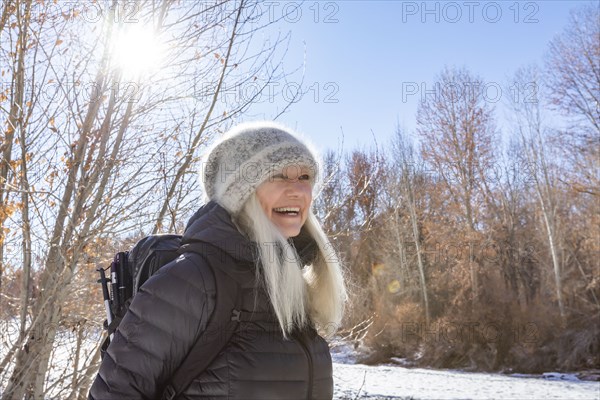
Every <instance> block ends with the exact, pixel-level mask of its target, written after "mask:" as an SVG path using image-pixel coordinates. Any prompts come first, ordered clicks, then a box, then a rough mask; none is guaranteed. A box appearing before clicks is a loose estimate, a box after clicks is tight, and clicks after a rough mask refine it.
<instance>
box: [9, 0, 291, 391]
mask: <svg viewBox="0 0 600 400" xmlns="http://www.w3.org/2000/svg"><path fill="white" fill-rule="evenodd" d="M90 6H94V7H95V6H97V7H99V8H97V9H96V11H98V13H96V14H94V15H102V17H103V18H99V19H98V20H96V21H90V20H89V15H90V14H89V13H86V12H85V11H86V10H85V9H84V7H90ZM101 7H102V6H101V5H98V4H95V3H94V4H91V3H90V4H87V3H86V4H83V3H81V4H79V3H68V4H67V3H65V4H64V5H63V4H61V3H60V2H59V3H53V2H32V1H31V0H15V1H10V2H3V3H2V9H1V10H0V15H1V16H2V19H1V20H0V22H1V24H0V34H1V35H2V36H1V43H2V46H1V47H0V59H1V60H2V63H3V65H7V70H5V71H3V76H4V75H6V77H5V78H2V79H3V81H2V82H3V83H4V79H8V82H10V85H9V86H8V89H7V90H6V91H5V92H2V93H0V95H1V96H4V97H2V98H0V107H1V108H0V110H1V111H2V114H1V115H0V116H1V120H0V122H1V123H2V124H3V129H5V132H6V134H4V135H3V140H2V143H1V149H0V150H1V151H2V160H1V163H0V228H1V229H2V231H1V232H0V247H1V245H2V243H5V241H4V239H5V233H6V232H8V230H9V229H11V231H12V232H18V233H20V237H21V242H20V243H17V248H19V249H20V250H21V253H20V256H15V255H14V254H13V255H12V257H13V258H12V259H10V260H9V261H10V262H11V263H13V264H14V265H22V266H23V267H22V272H23V274H22V276H23V283H22V287H21V292H20V293H21V297H20V302H19V304H18V309H19V313H20V320H21V333H20V335H19V338H18V339H17V340H16V342H15V343H14V344H13V346H12V349H13V350H12V351H11V352H10V354H9V355H8V356H7V357H4V359H3V360H0V362H1V364H0V380H4V381H5V382H6V383H7V384H6V387H5V390H4V391H3V393H2V398H3V399H11V400H13V399H21V398H24V397H28V398H29V397H32V398H44V397H48V396H49V392H48V391H52V390H59V388H57V387H56V385H57V383H56V381H55V380H56V378H52V379H53V381H49V371H50V370H51V369H52V368H53V363H54V361H53V360H54V357H53V354H54V352H53V348H54V344H55V342H56V340H57V337H58V335H59V333H60V332H61V331H62V330H63V329H65V328H66V327H73V328H72V329H74V332H76V333H77V334H76V338H75V340H76V342H75V344H76V345H75V353H74V354H73V365H72V366H71V368H72V369H71V371H72V372H71V373H67V372H66V370H64V373H63V374H61V378H60V379H63V380H65V381H68V382H69V384H68V387H69V388H70V393H71V395H70V396H71V397H72V398H82V397H85V390H86V389H87V386H86V385H88V384H89V382H90V377H91V376H92V375H93V373H94V372H95V367H96V365H97V361H98V357H97V356H98V354H97V353H95V354H94V356H90V357H84V356H83V354H82V348H83V347H82V346H83V336H82V335H84V334H86V329H87V327H85V326H84V324H83V322H81V321H85V320H86V319H87V318H89V317H86V314H85V311H84V310H79V311H75V310H74V308H76V305H75V304H74V303H73V302H72V301H71V300H72V298H71V296H72V295H73V293H76V292H77V290H78V289H80V287H81V285H85V284H87V283H92V282H93V281H92V280H91V279H90V274H91V273H93V266H92V265H93V264H91V263H90V262H89V260H95V261H101V260H106V259H107V257H109V256H110V253H112V252H114V250H113V247H112V246H106V243H107V242H108V241H107V239H108V238H112V240H113V241H118V240H120V239H121V240H122V239H123V238H124V236H125V235H127V234H131V233H133V232H143V231H144V229H148V227H149V226H154V229H153V231H155V232H156V231H159V230H161V227H163V226H164V224H165V220H167V221H168V223H167V226H168V227H169V229H174V228H175V227H176V223H175V221H180V220H181V218H183V216H184V215H186V214H189V213H190V212H191V210H192V209H194V208H196V207H197V206H198V198H199V189H198V185H197V183H196V178H195V177H196V172H195V170H196V168H197V167H198V162H199V158H198V153H199V151H200V149H201V147H202V145H204V144H205V143H206V142H207V141H209V140H210V138H211V137H213V136H214V135H216V134H218V133H219V132H221V131H224V130H225V129H227V127H228V126H229V125H230V124H231V123H232V122H233V121H235V119H236V118H239V117H240V116H242V115H244V113H246V112H247V111H248V110H249V109H250V107H251V106H252V104H253V101H254V100H255V99H256V97H257V96H259V95H260V93H261V92H262V91H263V90H266V88H268V86H269V84H271V83H273V82H277V81H278V80H280V79H284V78H286V77H287V76H288V73H286V72H285V71H283V70H282V69H281V63H279V62H277V60H278V59H281V57H283V56H284V55H285V48H284V47H285V41H286V40H287V39H286V37H278V38H275V40H274V41H271V42H269V43H267V42H265V43H263V44H262V46H260V44H259V45H258V47H257V44H256V43H255V41H253V37H255V35H254V33H255V32H256V31H258V30H260V29H262V28H264V27H265V26H267V25H269V24H271V23H274V22H276V21H273V20H271V19H265V15H262V14H261V13H260V7H256V6H255V4H253V3H252V2H250V1H241V2H229V1H223V2H215V3H210V4H209V3H206V2H197V3H196V2H172V1H168V0H165V1H159V2H156V1H142V2H125V3H124V2H118V1H113V2H111V3H110V7H107V8H106V9H105V10H104V9H102V8H101ZM132 7H133V8H132ZM257 10H258V11H257ZM132 16H135V20H132V19H131V17H132ZM104 17H105V18H104ZM130 19H131V20H130ZM105 22H106V23H105ZM134 28H135V29H138V28H139V29H142V30H143V32H145V34H146V35H151V36H152V37H154V38H155V46H157V47H161V46H162V47H164V51H163V52H164V55H163V57H164V58H163V60H162V61H160V62H158V61H157V63H158V64H160V68H156V69H155V70H152V71H148V72H144V73H141V72H137V73H136V74H135V75H133V73H131V72H130V71H128V70H127V67H128V66H127V65H121V64H120V62H121V61H122V60H120V59H118V58H117V56H116V54H117V52H116V49H115V46H116V44H115V43H118V42H119V41H122V40H121V39H120V38H121V37H122V36H121V35H125V34H127V32H128V31H129V30H132V29H134ZM161 43H162V45H161ZM282 47H283V49H282ZM129 50H130V51H132V49H129ZM155 50H156V51H158V49H157V48H155V49H153V51H155ZM5 73H6V74H5ZM248 82H254V84H253V87H254V88H256V89H255V90H254V91H253V92H252V95H251V96H238V95H236V96H225V94H230V93H232V91H233V92H235V93H239V90H240V88H244V85H247V84H248ZM256 82H258V83H259V84H258V86H257V85H256ZM4 87H5V86H4V85H3V88H4ZM292 101H293V100H292ZM5 103H7V104H8V108H6V107H5V106H4V104H5ZM15 143H16V144H18V146H14V144H15ZM167 216H168V219H167ZM138 234H139V233H138ZM13 236H14V234H13ZM11 240H15V239H11ZM15 243H16V242H15ZM0 256H1V257H0V262H5V261H7V257H6V254H5V253H2V252H1V251H0ZM0 267H1V266H0ZM33 268H35V269H36V270H37V271H39V272H38V276H37V277H36V286H37V287H38V288H39V290H36V293H37V294H36V296H35V297H32V296H31V295H30V293H28V289H29V286H30V283H29V280H30V271H31V270H32V269H33ZM0 278H1V277H0ZM87 289H89V288H87ZM88 291H89V290H88ZM83 298H85V296H81V297H80V299H83ZM87 312H89V313H93V310H92V311H91V312H90V310H89V308H88V310H87ZM82 324H83V325H82ZM13 352H14V353H13ZM9 364H10V365H11V366H12V368H7V366H8V365H9ZM2 371H11V373H10V376H9V377H8V378H5V377H3V374H2ZM52 393H54V392H52ZM64 394H65V393H64V392H61V396H62V395H64Z"/></svg>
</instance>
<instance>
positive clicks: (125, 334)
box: [89, 202, 333, 400]
mask: <svg viewBox="0 0 600 400" xmlns="http://www.w3.org/2000/svg"><path fill="white" fill-rule="evenodd" d="M183 241H184V243H185V242H194V241H200V242H203V243H206V244H208V245H209V247H207V248H212V249H215V251H208V252H207V254H206V255H205V257H206V260H205V259H204V258H202V256H200V255H198V254H194V253H186V254H184V255H182V256H180V257H179V258H178V259H177V260H175V261H173V262H172V263H170V264H168V265H166V266H165V267H163V268H161V269H160V270H159V272H158V273H157V274H156V275H154V276H153V277H152V278H150V279H149V280H148V281H147V282H146V283H145V284H144V285H143V286H142V288H141V289H140V292H138V293H137V294H136V296H135V297H134V300H133V302H132V303H131V306H130V308H129V311H128V313H127V314H126V315H125V317H124V319H123V321H122V322H121V324H120V326H119V329H118V330H117V332H116V333H115V335H114V340H113V341H112V343H111V344H110V346H109V348H108V351H107V353H106V356H105V357H104V359H103V361H102V364H101V366H100V371H99V372H98V375H97V377H96V379H95V381H94V383H93V385H92V388H91V390H90V394H89V399H95V400H102V399H123V400H134V399H160V397H161V394H162V391H163V390H164V387H165V386H166V385H167V384H168V383H169V378H170V377H171V375H172V374H173V372H174V371H175V369H176V368H177V367H178V366H179V364H180V363H181V362H182V360H183V359H184V357H185V356H186V354H187V353H188V352H189V350H190V348H191V347H192V345H193V343H194V341H195V339H196V337H198V335H200V333H202V332H203V330H204V329H206V326H207V321H208V319H209V317H210V316H211V314H212V312H213V310H214V307H215V290H216V289H215V288H216V286H215V278H214V275H213V273H212V270H211V267H209V266H208V265H207V262H210V263H221V266H222V267H225V268H230V269H232V271H235V273H240V274H247V275H248V279H247V280H245V282H246V283H244V284H243V285H242V289H241V290H242V299H243V302H242V310H243V311H244V310H245V311H255V312H261V313H264V312H272V308H271V305H270V302H269V300H268V297H267V295H266V293H265V292H264V290H263V289H262V287H261V285H259V284H257V282H256V279H255V278H254V276H255V275H254V268H255V264H254V261H253V260H254V254H255V252H254V251H253V249H254V247H253V246H252V243H251V242H250V241H248V240H247V239H246V238H245V237H244V236H243V235H242V234H240V233H239V231H238V230H237V229H236V228H235V226H234V225H233V223H232V222H231V219H230V217H229V214H228V213H227V211H225V210H224V209H223V208H221V207H220V206H219V205H217V204H216V203H213V202H211V203H208V204H207V205H205V206H204V207H202V208H201V209H200V210H199V211H198V212H197V213H196V214H195V215H194V217H192V219H191V220H190V223H189V224H188V227H187V228H186V231H185V234H184V239H183ZM217 287H218V285H217ZM331 368H332V365H331V356H330V353H329V348H328V345H327V343H326V342H325V340H324V339H323V338H321V337H320V336H319V335H318V334H317V333H316V332H315V330H314V329H307V330H306V331H304V332H298V333H296V334H294V335H292V336H290V338H289V339H287V340H285V339H283V336H282V333H281V329H280V328H279V325H278V324H277V323H276V322H241V323H240V325H239V329H238V330H237V331H236V332H235V333H234V334H233V336H232V338H231V340H230V341H229V343H228V344H227V346H226V347H225V348H224V349H223V350H222V351H221V352H220V353H219V355H218V356H217V357H216V358H215V360H214V361H213V362H212V363H211V364H210V366H209V367H208V368H207V369H206V370H204V371H198V376H197V377H196V378H195V379H194V381H193V382H192V383H191V385H190V386H189V387H188V388H187V390H185V391H184V393H183V394H182V395H181V396H179V399H247V400H250V399H256V400H269V399H273V400H285V399H331V398H332V396H333V380H332V370H331Z"/></svg>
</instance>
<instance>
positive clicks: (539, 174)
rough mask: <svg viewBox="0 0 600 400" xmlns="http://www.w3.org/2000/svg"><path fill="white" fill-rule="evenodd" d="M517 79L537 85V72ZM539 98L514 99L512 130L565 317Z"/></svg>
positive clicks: (552, 176) (552, 182) (552, 174)
mask: <svg viewBox="0 0 600 400" xmlns="http://www.w3.org/2000/svg"><path fill="white" fill-rule="evenodd" d="M514 80H515V81H516V82H530V83H533V84H534V86H535V87H540V86H541V85H540V78H539V73H538V71H537V69H536V68H535V67H531V68H523V69H521V70H519V71H518V72H517V73H516V74H515V79H514ZM540 103H541V101H540V99H539V98H538V99H535V101H523V102H513V103H512V105H513V111H514V115H515V129H516V130H517V132H518V134H519V137H520V138H521V144H522V147H523V150H524V156H525V159H526V160H527V166H528V170H529V172H530V174H531V178H532V180H533V183H534V188H535V193H536V196H537V200H538V204H539V207H540V210H541V216H542V223H543V226H544V229H545V232H546V240H547V243H548V248H549V249H550V255H551V259H552V265H553V271H554V283H555V293H556V299H557V302H558V309H559V312H560V316H561V318H563V320H564V318H565V316H566V314H565V305H564V300H563V293H562V292H563V290H562V277H561V274H562V267H561V259H562V258H561V256H560V254H559V252H560V239H559V228H558V227H559V215H558V208H559V204H558V199H557V196H556V189H557V177H558V176H557V172H556V170H555V169H554V168H552V165H551V164H550V160H549V158H550V157H549V156H548V153H549V151H550V149H549V148H548V147H549V146H548V137H549V131H548V128H547V127H546V125H545V124H544V116H543V115H542V110H541V104H540Z"/></svg>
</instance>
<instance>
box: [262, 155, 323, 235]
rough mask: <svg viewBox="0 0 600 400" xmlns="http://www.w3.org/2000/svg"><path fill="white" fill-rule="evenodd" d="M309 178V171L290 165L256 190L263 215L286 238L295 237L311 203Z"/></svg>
mask: <svg viewBox="0 0 600 400" xmlns="http://www.w3.org/2000/svg"><path fill="white" fill-rule="evenodd" d="M312 178H313V177H312V176H311V174H310V170H309V169H308V168H304V167H302V168H300V167H297V166H290V167H288V168H285V169H284V170H283V171H282V173H281V174H276V175H274V176H273V177H272V178H270V179H268V180H267V181H265V182H263V183H261V184H260V186H258V188H257V189H256V195H257V197H258V200H259V202H260V205H261V206H262V208H263V210H264V211H265V214H266V215H267V217H268V218H269V219H270V220H271V222H273V224H275V226H276V227H277V228H278V229H279V231H280V232H281V233H282V234H283V236H284V237H286V238H290V237H294V236H298V234H299V233H300V228H302V226H303V225H304V222H306V218H307V216H308V210H309V208H310V205H311V202H312V184H311V179H312Z"/></svg>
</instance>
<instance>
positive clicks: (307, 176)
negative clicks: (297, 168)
mask: <svg viewBox="0 0 600 400" xmlns="http://www.w3.org/2000/svg"><path fill="white" fill-rule="evenodd" d="M298 179H299V180H301V181H308V180H309V179H310V175H308V174H304V175H300V176H299V177H298Z"/></svg>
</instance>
